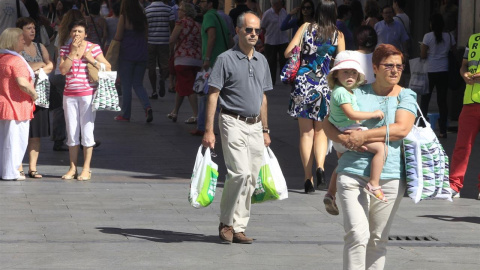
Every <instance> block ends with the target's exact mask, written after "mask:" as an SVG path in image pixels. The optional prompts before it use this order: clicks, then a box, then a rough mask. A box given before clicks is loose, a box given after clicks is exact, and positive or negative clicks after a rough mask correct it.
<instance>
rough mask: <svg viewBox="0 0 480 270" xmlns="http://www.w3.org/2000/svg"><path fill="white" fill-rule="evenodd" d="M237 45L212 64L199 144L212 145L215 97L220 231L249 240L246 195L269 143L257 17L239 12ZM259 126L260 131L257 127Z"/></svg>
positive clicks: (267, 86)
mask: <svg viewBox="0 0 480 270" xmlns="http://www.w3.org/2000/svg"><path fill="white" fill-rule="evenodd" d="M237 22H238V23H237V28H236V30H237V35H238V38H239V39H238V44H236V45H235V46H234V47H233V48H232V49H230V50H228V51H226V52H225V53H223V54H221V55H220V56H219V57H218V59H217V62H216V63H215V65H214V67H213V71H212V73H211V75H210V79H209V81H208V85H209V86H210V89H209V94H208V106H207V124H206V129H205V135H204V136H203V140H202V144H203V146H205V147H210V148H212V149H213V148H214V147H215V134H214V131H213V124H214V121H215V120H214V117H215V111H216V109H217V101H219V105H220V107H221V111H220V114H219V117H218V118H219V120H218V121H219V129H220V136H221V142H222V149H223V156H224V158H225V165H226V167H227V170H228V174H227V177H226V179H225V185H224V189H223V194H222V200H221V203H220V225H219V227H218V230H219V236H220V238H221V239H222V240H223V241H226V242H234V243H242V244H250V243H252V242H253V239H252V238H250V237H247V236H246V235H245V230H246V228H247V224H248V221H249V219H250V210H251V197H252V194H253V191H254V190H255V184H256V181H257V177H258V173H259V172H260V167H261V165H262V160H263V150H264V147H265V146H269V145H270V136H269V132H270V130H269V129H268V119H267V97H266V95H265V93H264V92H265V91H269V90H272V89H273V86H272V82H271V79H270V73H269V68H268V63H267V60H266V58H265V57H264V56H263V55H262V54H260V53H258V52H256V51H255V49H254V46H255V44H256V43H257V39H258V35H259V34H260V31H261V29H260V18H258V17H257V15H255V13H253V12H250V11H249V12H246V13H243V14H242V15H240V16H239V17H238V21H237ZM262 131H263V132H262Z"/></svg>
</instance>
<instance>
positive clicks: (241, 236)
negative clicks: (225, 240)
mask: <svg viewBox="0 0 480 270" xmlns="http://www.w3.org/2000/svg"><path fill="white" fill-rule="evenodd" d="M233 243H239V244H251V243H253V238H250V237H247V236H246V235H245V233H243V232H240V233H234V234H233Z"/></svg>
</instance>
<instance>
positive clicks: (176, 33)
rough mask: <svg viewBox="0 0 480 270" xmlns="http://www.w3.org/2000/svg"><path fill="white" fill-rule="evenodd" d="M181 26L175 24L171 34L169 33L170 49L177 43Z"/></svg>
mask: <svg viewBox="0 0 480 270" xmlns="http://www.w3.org/2000/svg"><path fill="white" fill-rule="evenodd" d="M182 29H183V26H181V25H179V24H177V25H175V28H173V31H172V34H171V35H170V40H169V43H170V49H171V50H173V49H174V48H175V44H176V43H177V40H178V37H179V36H180V34H181V33H182Z"/></svg>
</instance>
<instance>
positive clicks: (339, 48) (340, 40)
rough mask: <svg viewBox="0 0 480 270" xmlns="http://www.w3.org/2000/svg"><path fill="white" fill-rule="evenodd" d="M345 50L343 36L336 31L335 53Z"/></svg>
mask: <svg viewBox="0 0 480 270" xmlns="http://www.w3.org/2000/svg"><path fill="white" fill-rule="evenodd" d="M343 51H345V36H344V35H343V33H342V32H340V31H338V42H337V53H339V52H343Z"/></svg>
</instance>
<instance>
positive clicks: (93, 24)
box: [85, 1, 108, 50]
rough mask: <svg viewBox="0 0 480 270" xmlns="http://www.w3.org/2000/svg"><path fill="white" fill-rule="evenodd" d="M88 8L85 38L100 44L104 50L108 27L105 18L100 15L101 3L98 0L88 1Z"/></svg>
mask: <svg viewBox="0 0 480 270" xmlns="http://www.w3.org/2000/svg"><path fill="white" fill-rule="evenodd" d="M87 8H88V15H87V16H85V21H86V22H87V36H86V38H85V40H87V41H90V42H92V43H94V44H98V45H99V46H100V48H102V50H103V48H104V45H105V41H106V40H107V37H108V29H107V22H106V21H105V18H104V17H103V16H101V15H100V9H101V5H100V3H99V2H98V1H91V2H88V6H87Z"/></svg>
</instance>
